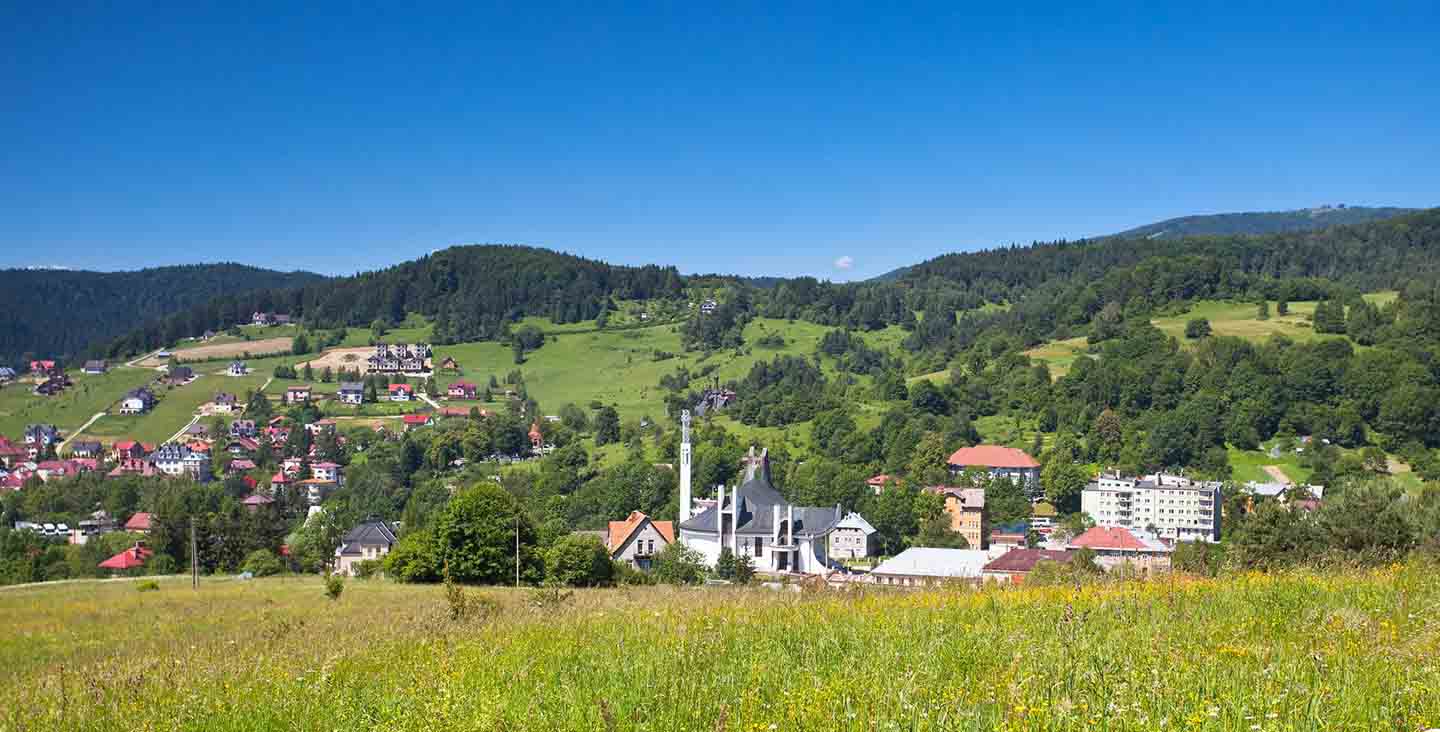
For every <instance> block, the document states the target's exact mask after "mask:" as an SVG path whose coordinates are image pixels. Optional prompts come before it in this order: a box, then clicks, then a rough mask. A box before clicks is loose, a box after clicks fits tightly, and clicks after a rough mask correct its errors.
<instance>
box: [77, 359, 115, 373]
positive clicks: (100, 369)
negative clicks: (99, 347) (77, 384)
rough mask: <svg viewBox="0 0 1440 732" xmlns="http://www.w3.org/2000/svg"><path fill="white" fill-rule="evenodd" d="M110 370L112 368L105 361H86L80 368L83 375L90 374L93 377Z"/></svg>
mask: <svg viewBox="0 0 1440 732" xmlns="http://www.w3.org/2000/svg"><path fill="white" fill-rule="evenodd" d="M109 370H110V367H109V366H108V365H107V364H106V363H105V361H103V360H92V361H86V362H85V365H84V366H81V367H80V372H81V373H84V374H90V375H91V376H97V375H99V374H103V373H105V372H106V371H109Z"/></svg>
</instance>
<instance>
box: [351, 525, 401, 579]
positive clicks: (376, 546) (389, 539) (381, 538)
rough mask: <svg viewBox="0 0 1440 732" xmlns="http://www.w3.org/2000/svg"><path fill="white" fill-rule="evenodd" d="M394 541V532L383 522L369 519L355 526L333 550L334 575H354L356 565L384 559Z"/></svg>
mask: <svg viewBox="0 0 1440 732" xmlns="http://www.w3.org/2000/svg"><path fill="white" fill-rule="evenodd" d="M396 541H398V539H396V538H395V532H394V530H392V529H391V528H390V525H389V524H387V523H385V522H384V521H378V520H374V519H371V520H369V521H366V522H365V523H362V524H360V525H359V526H356V527H355V528H353V529H351V530H350V531H349V533H347V534H345V538H343V539H341V540H340V546H339V547H338V548H336V549H335V574H339V575H353V574H355V565H356V564H359V563H360V562H364V561H367V560H378V559H380V558H381V557H384V556H385V555H386V554H389V553H390V549H391V548H393V547H394V546H395V542H396Z"/></svg>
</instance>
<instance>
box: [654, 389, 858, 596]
mask: <svg viewBox="0 0 1440 732" xmlns="http://www.w3.org/2000/svg"><path fill="white" fill-rule="evenodd" d="M685 423H686V424H685V427H686V428H685V430H684V433H683V434H684V442H683V444H682V454H681V461H680V466H681V475H680V484H681V487H680V541H681V542H683V543H684V544H685V545H686V546H688V547H690V548H691V549H694V550H696V551H698V552H699V553H700V556H701V557H703V558H704V561H705V563H706V564H709V565H712V566H713V565H714V564H715V562H716V560H718V559H719V558H720V550H721V549H722V548H728V549H729V550H730V551H731V552H732V553H734V554H735V555H736V556H744V557H750V559H751V561H753V562H754V564H755V569H756V570H757V571H760V572H770V573H798V574H824V573H826V572H828V571H830V564H829V559H828V558H827V557H826V556H825V553H826V549H825V546H826V540H827V539H828V538H829V536H830V532H832V531H833V530H834V529H835V526H836V524H838V523H840V519H841V518H843V515H842V514H841V513H840V507H839V506H835V507H834V508H816V507H809V506H793V505H791V504H790V503H789V502H788V501H786V500H785V498H784V497H782V496H781V495H780V493H779V491H776V490H775V487H774V486H773V485H772V484H771V482H770V458H769V454H768V452H764V451H762V452H761V453H760V455H759V456H756V454H755V448H753V447H752V448H750V453H749V455H748V456H747V457H746V468H745V480H744V482H743V483H741V484H740V486H739V487H737V488H735V489H733V490H731V491H730V492H728V493H727V492H726V490H725V486H720V487H719V489H718V490H719V494H718V496H717V501H716V504H715V505H714V506H712V507H709V508H706V509H705V510H703V511H701V512H700V513H698V514H696V515H694V516H691V515H690V510H691V506H690V505H689V499H690V486H689V482H690V475H689V473H690V470H689V468H690V464H689V462H690V461H689V453H690V450H689V424H688V423H689V412H688V411H687V412H686V413H685Z"/></svg>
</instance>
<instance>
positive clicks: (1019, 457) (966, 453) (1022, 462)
mask: <svg viewBox="0 0 1440 732" xmlns="http://www.w3.org/2000/svg"><path fill="white" fill-rule="evenodd" d="M947 462H948V463H949V464H950V474H951V475H959V474H960V473H963V472H965V471H966V470H979V471H983V472H985V473H988V474H989V475H990V476H991V477H992V478H1009V479H1011V480H1014V481H1017V482H1018V483H1020V485H1021V486H1022V487H1024V488H1025V491H1026V492H1027V493H1029V494H1031V497H1032V498H1034V497H1037V496H1038V495H1039V494H1040V492H1041V489H1040V462H1039V461H1037V460H1036V459H1035V458H1033V457H1030V455H1029V454H1028V453H1026V452H1025V451H1024V450H1017V449H1015V448H1013V447H1005V446H1003V445H975V446H974V447H962V448H960V449H959V450H956V451H955V452H953V453H951V454H950V459H949V460H948V461H947Z"/></svg>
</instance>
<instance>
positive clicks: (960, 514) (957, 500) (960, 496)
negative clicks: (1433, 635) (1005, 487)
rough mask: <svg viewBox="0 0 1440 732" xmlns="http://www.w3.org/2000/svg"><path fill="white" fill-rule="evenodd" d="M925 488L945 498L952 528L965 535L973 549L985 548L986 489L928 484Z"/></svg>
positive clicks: (966, 540) (946, 511) (946, 510)
mask: <svg viewBox="0 0 1440 732" xmlns="http://www.w3.org/2000/svg"><path fill="white" fill-rule="evenodd" d="M925 490H926V491H927V492H929V493H934V494H936V495H938V496H940V497H942V498H943V499H944V500H945V513H946V514H948V515H949V516H950V530H951V531H954V532H955V533H957V534H960V535H961V536H964V537H965V542H966V543H967V544H969V545H970V548H972V549H984V548H985V529H986V525H985V489H984V488H953V487H950V486H944V485H936V486H928V487H926V488H925Z"/></svg>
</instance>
